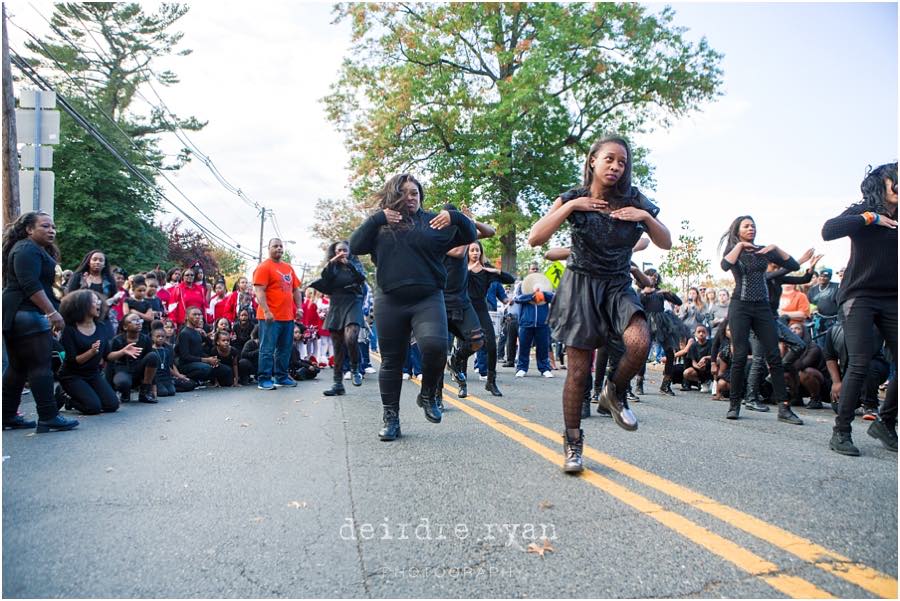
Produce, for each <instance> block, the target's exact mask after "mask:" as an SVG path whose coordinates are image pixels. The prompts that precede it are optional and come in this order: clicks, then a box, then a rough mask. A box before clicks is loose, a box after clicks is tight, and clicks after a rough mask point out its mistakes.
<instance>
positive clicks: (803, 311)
mask: <svg viewBox="0 0 900 601" xmlns="http://www.w3.org/2000/svg"><path fill="white" fill-rule="evenodd" d="M778 314H779V315H782V316H787V318H788V319H790V320H791V322H790V324H788V325H792V324H795V323H799V324H800V325H803V322H804V321H806V320H807V319H809V299H808V298H806V295H805V294H803V293H802V292H800V291H799V290H797V287H796V286H795V285H794V284H782V285H781V302H780V303H779V305H778Z"/></svg>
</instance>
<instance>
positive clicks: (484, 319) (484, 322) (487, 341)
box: [472, 303, 497, 374]
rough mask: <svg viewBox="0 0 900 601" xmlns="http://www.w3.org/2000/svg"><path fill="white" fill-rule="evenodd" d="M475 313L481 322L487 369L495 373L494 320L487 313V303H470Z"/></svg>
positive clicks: (495, 342)
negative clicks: (479, 304) (482, 304)
mask: <svg viewBox="0 0 900 601" xmlns="http://www.w3.org/2000/svg"><path fill="white" fill-rule="evenodd" d="M472 305H473V306H474V307H475V314H476V315H477V316H478V322H479V323H480V324H481V332H482V334H483V335H484V350H485V351H486V352H487V371H488V373H489V374H493V373H497V336H496V334H495V333H494V321H493V320H492V319H491V315H490V313H488V309H487V305H486V304H485V305H484V306H483V307H480V306H478V305H477V304H475V303H472Z"/></svg>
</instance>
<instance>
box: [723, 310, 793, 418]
mask: <svg viewBox="0 0 900 601" xmlns="http://www.w3.org/2000/svg"><path fill="white" fill-rule="evenodd" d="M728 325H729V326H731V341H732V345H733V346H734V358H733V360H732V362H731V390H730V391H729V397H730V400H731V402H732V403H737V402H739V401H740V400H741V399H742V398H743V396H744V387H745V384H746V372H745V369H746V367H747V355H748V354H749V353H750V332H751V331H753V332H754V333H755V334H756V337H757V338H759V342H760V344H761V345H762V351H763V354H764V355H765V358H766V364H767V365H768V366H769V373H770V374H772V400H773V401H775V402H780V401H786V400H787V398H788V397H787V390H786V389H785V386H784V366H783V364H782V362H781V353H780V352H779V351H778V333H777V331H776V330H775V320H774V319H773V318H772V309H771V308H770V307H769V303H768V302H767V301H760V302H748V301H742V300H738V299H731V304H730V305H729V306H728Z"/></svg>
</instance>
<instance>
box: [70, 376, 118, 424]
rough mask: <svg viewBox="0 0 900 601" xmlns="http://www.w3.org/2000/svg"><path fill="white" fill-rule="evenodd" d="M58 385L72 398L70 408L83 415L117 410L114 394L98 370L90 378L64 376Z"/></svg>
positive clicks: (116, 398)
mask: <svg viewBox="0 0 900 601" xmlns="http://www.w3.org/2000/svg"><path fill="white" fill-rule="evenodd" d="M59 383H60V384H62V387H63V390H65V391H66V392H67V393H68V395H69V396H70V397H72V407H74V408H75V409H77V410H78V411H80V412H81V413H84V414H85V415H96V414H98V413H100V412H101V411H102V412H105V413H112V412H113V411H115V410H116V409H118V408H119V398H118V397H117V396H116V392H115V391H114V390H113V389H112V387H111V386H110V385H109V382H108V381H107V380H106V378H105V377H104V376H103V374H102V373H101V372H100V370H99V369H98V370H97V371H96V372H95V373H94V374H92V375H90V376H65V377H63V378H61V379H60V381H59Z"/></svg>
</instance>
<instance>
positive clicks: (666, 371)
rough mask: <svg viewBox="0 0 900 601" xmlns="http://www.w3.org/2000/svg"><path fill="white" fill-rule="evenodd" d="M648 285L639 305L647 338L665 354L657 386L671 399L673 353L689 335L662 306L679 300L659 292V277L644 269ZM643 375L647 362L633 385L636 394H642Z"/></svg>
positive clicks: (674, 295)
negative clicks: (659, 381) (644, 315)
mask: <svg viewBox="0 0 900 601" xmlns="http://www.w3.org/2000/svg"><path fill="white" fill-rule="evenodd" d="M644 275H646V276H647V277H648V278H650V281H651V282H652V283H651V285H650V286H646V287H645V288H644V289H643V290H641V305H643V306H644V312H645V313H646V314H647V321H648V322H649V324H650V337H651V339H652V340H655V341H656V342H657V343H658V344H659V345H660V346H661V347H662V348H663V351H665V353H666V365H665V367H664V368H663V381H662V384H660V386H659V391H660V392H661V393H663V394H667V395H669V396H675V392H674V391H673V390H672V369H673V368H674V367H675V349H677V348H678V346H679V344H680V343H681V339H682V338H687V337H689V336H690V332H688V331H686V328H685V327H684V322H682V321H681V320H680V319H678V317H677V316H676V315H675V314H674V313H672V312H671V311H666V305H665V302H666V301H669V302H670V303H672V304H673V305H675V306H681V299H680V298H679V297H678V295H677V294H675V293H674V292H669V291H668V290H660V289H659V285H660V284H662V276H660V275H659V272H657V271H656V270H655V269H648V270H646V271H645V272H644ZM646 371H647V361H646V360H645V361H644V363H643V364H642V365H641V370H640V371H639V372H638V375H637V379H636V381H635V389H636V392H637V394H639V395H641V394H644V374H645V373H646Z"/></svg>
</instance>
